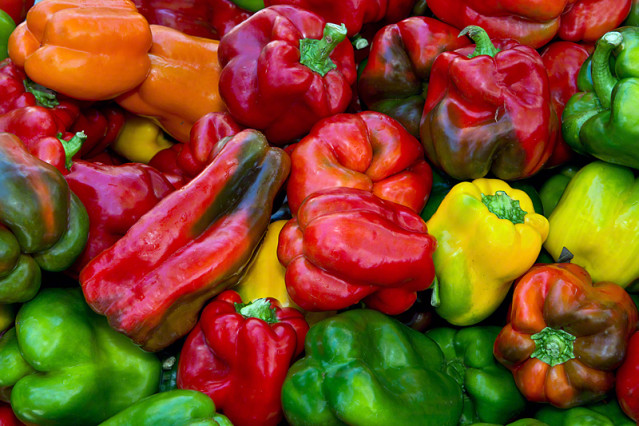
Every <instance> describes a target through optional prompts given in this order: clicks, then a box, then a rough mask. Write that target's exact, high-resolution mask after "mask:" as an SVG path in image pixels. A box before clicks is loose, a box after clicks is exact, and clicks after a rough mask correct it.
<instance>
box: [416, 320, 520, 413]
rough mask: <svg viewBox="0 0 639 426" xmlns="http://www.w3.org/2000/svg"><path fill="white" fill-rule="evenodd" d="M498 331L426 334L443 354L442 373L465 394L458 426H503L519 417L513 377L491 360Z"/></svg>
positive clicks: (490, 328) (479, 328)
mask: <svg viewBox="0 0 639 426" xmlns="http://www.w3.org/2000/svg"><path fill="white" fill-rule="evenodd" d="M499 331H500V328H499V327H497V326H476V327H463V328H461V329H454V328H450V327H437V328H433V329H430V330H428V331H427V332H426V333H425V334H426V336H428V337H430V338H431V339H432V340H434V341H435V343H437V345H438V346H439V348H440V349H441V350H442V353H443V354H444V358H445V364H444V365H445V367H444V371H445V372H446V373H447V374H448V375H450V376H451V377H453V378H454V379H455V380H456V381H457V382H458V383H459V385H460V386H461V387H462V389H463V390H464V408H463V411H462V416H461V418H460V420H459V424H460V425H467V424H475V423H478V422H485V423H499V424H504V423H506V422H508V421H510V420H513V419H516V418H517V417H519V416H520V414H521V413H522V412H523V411H524V408H525V407H526V400H525V399H524V397H523V396H522V395H521V393H520V392H519V390H518V389H517V385H515V381H514V380H513V377H512V374H510V371H508V370H507V369H506V368H505V367H503V366H502V365H501V364H499V363H498V362H497V361H496V360H495V358H494V356H493V344H494V343H495V338H496V337H497V335H498V334H499Z"/></svg>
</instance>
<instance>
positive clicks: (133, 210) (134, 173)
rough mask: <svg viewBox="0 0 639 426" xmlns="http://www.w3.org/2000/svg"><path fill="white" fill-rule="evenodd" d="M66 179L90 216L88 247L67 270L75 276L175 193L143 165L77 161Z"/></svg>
mask: <svg viewBox="0 0 639 426" xmlns="http://www.w3.org/2000/svg"><path fill="white" fill-rule="evenodd" d="M65 179H66V181H67V183H68V184H69V188H71V190H72V191H73V192H74V193H75V194H76V195H77V196H78V198H79V199H80V201H82V204H83V205H84V206H85V208H86V210H87V213H88V216H89V235H88V240H87V245H86V247H85V248H84V250H83V251H82V253H81V254H80V256H79V257H78V258H77V259H76V261H75V262H74V263H73V265H72V266H71V267H70V268H69V270H67V273H70V274H73V275H75V276H77V275H78V274H79V273H80V270H81V269H82V268H84V266H86V265H87V263H89V261H90V260H91V259H93V258H94V257H96V256H97V255H98V254H100V253H101V252H102V251H103V250H105V249H107V248H108V247H110V246H112V245H113V244H115V242H116V241H118V240H119V239H120V238H122V237H123V236H124V235H125V234H126V232H127V231H128V230H129V228H130V227H131V226H133V224H134V223H136V222H137V221H138V220H139V219H140V218H141V217H142V215H144V214H145V213H146V212H148V211H149V210H151V209H152V208H153V207H154V206H155V205H156V204H157V203H158V202H159V201H160V200H162V199H163V198H164V197H166V196H167V195H168V194H170V193H171V192H172V191H173V190H174V188H173V185H171V183H170V182H169V181H168V180H167V179H166V178H165V177H164V176H163V175H162V174H161V173H160V172H158V171H157V170H155V169H153V168H152V167H149V166H147V165H145V164H140V163H125V164H121V165H110V164H103V163H93V162H88V161H83V160H76V161H74V162H73V164H72V166H71V170H70V172H69V173H68V174H67V175H66V176H65Z"/></svg>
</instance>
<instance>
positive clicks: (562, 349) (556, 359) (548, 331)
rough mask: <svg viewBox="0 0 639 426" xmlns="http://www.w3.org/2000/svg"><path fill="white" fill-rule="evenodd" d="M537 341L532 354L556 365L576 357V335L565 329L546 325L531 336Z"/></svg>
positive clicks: (549, 363) (533, 356)
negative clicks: (574, 345) (574, 348)
mask: <svg viewBox="0 0 639 426" xmlns="http://www.w3.org/2000/svg"><path fill="white" fill-rule="evenodd" d="M530 338H531V339H533V341H534V342H535V350H534V351H533V353H532V354H531V355H530V357H531V358H537V359H538V360H539V361H543V362H545V363H546V364H548V365H550V366H551V367H554V366H555V365H558V364H563V363H564V362H566V361H568V360H570V359H573V358H575V354H574V353H573V342H574V341H575V339H576V337H575V336H573V335H572V334H570V333H568V332H567V331H564V330H556V329H554V328H551V327H546V328H544V329H543V330H541V331H540V332H539V333H536V334H533V335H532V336H530Z"/></svg>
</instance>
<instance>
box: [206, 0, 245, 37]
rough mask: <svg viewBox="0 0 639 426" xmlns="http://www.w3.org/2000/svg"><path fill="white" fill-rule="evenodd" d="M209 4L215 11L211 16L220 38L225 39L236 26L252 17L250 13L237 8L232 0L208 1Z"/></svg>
mask: <svg viewBox="0 0 639 426" xmlns="http://www.w3.org/2000/svg"><path fill="white" fill-rule="evenodd" d="M207 2H208V3H209V4H210V5H211V8H212V9H213V10H214V11H215V13H213V15H212V16H211V24H212V25H213V28H215V30H216V31H217V33H218V35H219V38H222V37H224V36H225V35H226V34H227V33H228V32H229V31H231V30H232V29H233V28H234V27H235V26H236V25H238V24H239V23H240V22H243V21H245V20H247V19H248V18H249V16H251V13H250V12H249V11H247V10H244V9H242V8H241V7H239V6H237V5H236V4H235V3H233V2H232V1H231V0H207Z"/></svg>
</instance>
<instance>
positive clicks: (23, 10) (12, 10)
mask: <svg viewBox="0 0 639 426" xmlns="http://www.w3.org/2000/svg"><path fill="white" fill-rule="evenodd" d="M33 2H34V0H0V10H4V11H5V12H6V13H7V14H8V15H9V16H11V19H13V22H15V24H16V25H18V24H19V23H20V22H22V21H24V18H26V16H27V12H28V11H29V9H30V8H31V6H33Z"/></svg>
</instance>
